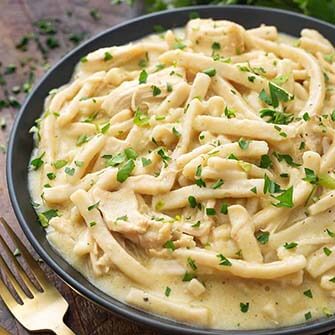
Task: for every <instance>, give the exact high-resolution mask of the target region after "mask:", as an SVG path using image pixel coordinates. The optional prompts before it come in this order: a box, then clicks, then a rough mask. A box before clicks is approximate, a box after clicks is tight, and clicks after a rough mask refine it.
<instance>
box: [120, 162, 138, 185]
mask: <svg viewBox="0 0 335 335" xmlns="http://www.w3.org/2000/svg"><path fill="white" fill-rule="evenodd" d="M134 168H135V163H134V161H133V160H132V159H129V160H128V161H127V163H126V164H125V165H123V166H122V167H120V168H119V170H118V172H117V175H116V179H117V181H118V182H120V183H123V182H124V181H126V180H127V179H128V177H129V176H130V174H131V173H132V171H133V170H134Z"/></svg>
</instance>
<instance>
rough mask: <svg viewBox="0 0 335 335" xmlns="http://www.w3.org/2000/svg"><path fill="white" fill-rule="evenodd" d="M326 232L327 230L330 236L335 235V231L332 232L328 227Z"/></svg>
mask: <svg viewBox="0 0 335 335" xmlns="http://www.w3.org/2000/svg"><path fill="white" fill-rule="evenodd" d="M326 232H327V234H328V235H329V236H330V237H335V233H334V232H332V231H331V230H330V229H328V228H327V229H326Z"/></svg>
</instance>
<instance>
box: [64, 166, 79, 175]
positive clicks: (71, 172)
mask: <svg viewBox="0 0 335 335" xmlns="http://www.w3.org/2000/svg"><path fill="white" fill-rule="evenodd" d="M64 171H65V173H66V174H67V175H69V176H73V175H74V173H75V171H76V170H75V168H70V167H69V166H67V167H66V168H65V170H64Z"/></svg>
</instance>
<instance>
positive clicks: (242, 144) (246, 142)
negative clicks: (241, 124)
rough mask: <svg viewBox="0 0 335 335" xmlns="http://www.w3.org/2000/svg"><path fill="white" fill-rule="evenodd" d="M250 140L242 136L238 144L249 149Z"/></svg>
mask: <svg viewBox="0 0 335 335" xmlns="http://www.w3.org/2000/svg"><path fill="white" fill-rule="evenodd" d="M249 143H250V142H249V141H247V140H245V139H243V138H240V139H239V140H238V146H239V147H240V148H241V149H242V150H247V149H248V147H249Z"/></svg>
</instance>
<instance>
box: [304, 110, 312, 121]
mask: <svg viewBox="0 0 335 335" xmlns="http://www.w3.org/2000/svg"><path fill="white" fill-rule="evenodd" d="M302 118H303V119H304V121H309V120H310V119H311V117H310V116H309V114H308V113H307V112H306V113H304V115H303V116H302Z"/></svg>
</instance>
